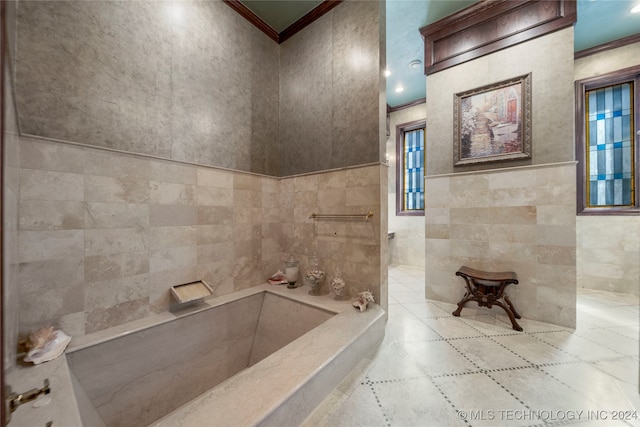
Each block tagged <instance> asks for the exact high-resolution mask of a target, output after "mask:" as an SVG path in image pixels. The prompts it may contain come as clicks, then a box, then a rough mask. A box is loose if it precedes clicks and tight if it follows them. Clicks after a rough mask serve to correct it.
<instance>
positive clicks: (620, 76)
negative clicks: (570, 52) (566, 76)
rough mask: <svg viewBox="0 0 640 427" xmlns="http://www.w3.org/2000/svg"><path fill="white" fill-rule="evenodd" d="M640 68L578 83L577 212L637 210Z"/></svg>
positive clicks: (634, 212) (628, 212) (599, 212)
mask: <svg viewBox="0 0 640 427" xmlns="http://www.w3.org/2000/svg"><path fill="white" fill-rule="evenodd" d="M639 90H640V67H633V68H630V69H626V70H622V71H619V72H615V73H611V74H608V75H605V76H599V77H597V78H592V79H587V80H582V81H579V82H577V83H576V97H577V98H576V106H577V112H576V141H577V143H576V159H577V160H578V179H577V184H578V213H582V214H638V213H640V209H639V207H640V205H639V197H638V182H639V181H638V177H639V175H640V174H639V173H638V165H639V164H640V162H639V161H638V159H639V157H640V153H639V151H640V150H639V148H638V142H637V139H638V138H637V136H636V131H637V130H638V123H639V120H638V118H639V110H640V108H638V101H639V98H640V97H639V96H638V93H639Z"/></svg>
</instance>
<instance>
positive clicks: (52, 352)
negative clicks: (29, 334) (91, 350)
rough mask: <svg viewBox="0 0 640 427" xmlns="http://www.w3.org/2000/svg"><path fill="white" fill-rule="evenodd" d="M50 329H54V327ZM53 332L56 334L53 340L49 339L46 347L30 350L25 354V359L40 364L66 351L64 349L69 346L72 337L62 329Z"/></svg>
mask: <svg viewBox="0 0 640 427" xmlns="http://www.w3.org/2000/svg"><path fill="white" fill-rule="evenodd" d="M50 329H51V330H53V328H50ZM53 333H54V334H55V335H54V338H53V339H52V340H50V341H48V342H47V343H46V344H45V345H44V347H41V348H33V349H32V350H30V351H29V352H28V353H27V355H26V356H25V358H24V361H25V362H31V363H33V364H34V365H38V364H40V363H43V362H48V361H49V360H53V359H55V358H56V357H58V356H60V355H61V354H62V353H64V349H65V348H67V345H68V344H69V341H71V337H70V336H68V335H67V334H65V333H64V332H62V331H55V330H53Z"/></svg>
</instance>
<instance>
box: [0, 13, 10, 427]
mask: <svg viewBox="0 0 640 427" xmlns="http://www.w3.org/2000/svg"><path fill="white" fill-rule="evenodd" d="M6 31H7V6H6V4H5V2H0V70H2V72H1V73H0V75H2V80H1V82H0V242H2V247H1V248H0V307H2V308H0V364H2V372H1V373H0V399H1V400H2V402H0V423H1V425H5V424H6V420H7V416H8V414H7V407H6V404H5V402H6V401H7V390H5V377H4V373H5V366H4V359H5V351H6V350H5V348H4V340H5V332H4V328H5V326H6V324H5V321H4V299H5V295H4V285H5V283H4V268H3V266H4V259H5V254H4V143H5V141H4V129H5V123H4V113H5V105H4V103H5V93H4V88H5V78H6V76H5V72H6V70H5V65H6V64H5V59H6V55H7V46H6V44H7V33H6ZM9 336H11V334H9Z"/></svg>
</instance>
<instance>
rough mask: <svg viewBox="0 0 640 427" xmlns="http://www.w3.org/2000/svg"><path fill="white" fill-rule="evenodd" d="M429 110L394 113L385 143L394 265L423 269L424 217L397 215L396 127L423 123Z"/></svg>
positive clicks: (422, 107)
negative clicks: (418, 121)
mask: <svg viewBox="0 0 640 427" xmlns="http://www.w3.org/2000/svg"><path fill="white" fill-rule="evenodd" d="M426 109H427V107H426V104H420V105H416V106H414V107H411V108H405V109H402V110H398V111H394V112H392V113H391V117H390V122H389V130H390V136H389V137H388V138H387V144H386V150H387V151H386V152H387V154H388V155H389V169H388V171H389V173H388V189H389V191H388V193H387V195H386V197H387V198H388V206H389V210H388V212H389V231H393V232H394V233H395V236H394V238H393V239H392V240H389V251H390V253H391V257H390V258H389V262H390V263H391V264H402V265H413V266H416V267H423V266H424V216H397V215H396V167H397V158H396V126H397V125H400V124H403V123H408V122H412V121H415V120H424V119H425V117H426Z"/></svg>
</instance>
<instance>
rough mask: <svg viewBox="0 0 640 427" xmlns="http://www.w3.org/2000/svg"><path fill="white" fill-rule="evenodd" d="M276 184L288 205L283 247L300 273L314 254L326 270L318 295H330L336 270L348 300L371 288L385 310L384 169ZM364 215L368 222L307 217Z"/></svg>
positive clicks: (341, 172) (370, 168) (363, 169)
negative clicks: (368, 216)
mask: <svg viewBox="0 0 640 427" xmlns="http://www.w3.org/2000/svg"><path fill="white" fill-rule="evenodd" d="M280 185H281V187H280V191H281V197H282V199H281V203H282V205H283V206H284V207H286V206H290V208H288V214H290V216H288V217H287V218H284V220H285V223H284V224H283V225H282V226H283V227H284V228H285V229H289V230H291V231H292V232H293V236H292V237H291V238H290V240H288V242H287V243H286V245H288V249H289V250H291V251H292V252H293V254H294V255H295V256H296V257H298V258H299V259H300V261H301V264H300V271H301V272H302V273H303V274H304V272H305V271H306V270H307V269H308V268H309V258H310V257H312V256H313V253H314V252H317V256H318V259H319V261H320V267H321V269H322V270H324V271H325V272H326V278H325V281H324V284H323V285H322V288H321V293H323V294H327V293H329V283H330V281H331V279H332V278H333V277H334V271H335V268H336V267H339V268H340V270H341V271H342V278H343V279H344V280H345V282H346V284H347V288H346V289H347V292H348V294H349V295H350V296H355V295H356V294H357V293H358V292H359V291H363V290H366V289H370V290H372V291H373V293H374V295H375V298H376V302H378V303H380V305H381V306H382V307H383V308H385V309H386V292H382V293H383V294H385V295H382V297H381V291H382V290H383V289H384V286H385V285H386V277H387V272H386V265H387V256H388V255H387V216H386V206H384V205H382V204H381V200H382V198H381V191H384V192H385V193H386V167H385V166H381V165H372V166H363V167H359V168H351V169H342V170H335V171H328V172H323V173H319V174H311V175H301V176H296V177H291V178H283V179H282V180H281V181H280ZM382 206H384V209H382ZM383 211H384V212H383ZM367 212H372V213H373V217H372V218H371V219H369V220H368V221H365V220H362V219H360V218H357V219H344V220H343V219H339V220H336V219H316V220H312V219H309V216H310V215H311V214H312V213H318V214H354V215H356V214H357V215H360V214H366V213H367ZM285 249H287V248H285ZM381 298H383V299H382V300H381Z"/></svg>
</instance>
